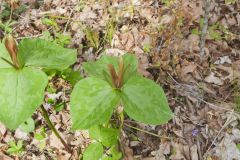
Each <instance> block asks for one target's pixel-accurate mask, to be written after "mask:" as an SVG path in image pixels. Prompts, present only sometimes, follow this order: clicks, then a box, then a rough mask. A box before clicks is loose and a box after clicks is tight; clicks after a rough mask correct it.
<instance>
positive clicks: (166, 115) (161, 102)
mask: <svg viewBox="0 0 240 160" xmlns="http://www.w3.org/2000/svg"><path fill="white" fill-rule="evenodd" d="M122 100H123V104H124V110H125V111H126V113H127V114H128V115H129V116H130V117H131V118H133V119H134V120H137V121H140V122H144V123H147V124H155V125H159V124H163V123H166V122H168V121H169V120H170V119H171V118H172V117H173V114H172V112H171V110H170V108H169V106H168V102H167V99H166V96H165V94H164V91H163V89H162V88H161V87H160V86H159V85H157V84H156V83H154V82H153V81H151V80H149V79H147V78H143V77H141V76H135V77H132V78H131V79H129V80H128V82H127V83H126V84H125V85H124V87H123V89H122Z"/></svg>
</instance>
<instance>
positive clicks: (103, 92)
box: [70, 77, 119, 129]
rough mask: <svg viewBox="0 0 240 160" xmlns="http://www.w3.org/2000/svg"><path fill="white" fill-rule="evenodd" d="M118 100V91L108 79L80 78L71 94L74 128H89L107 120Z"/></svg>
mask: <svg viewBox="0 0 240 160" xmlns="http://www.w3.org/2000/svg"><path fill="white" fill-rule="evenodd" d="M118 102H119V96H118V95H117V91H115V90H114V89H112V88H111V86H110V85H109V84H108V83H107V82H106V81H104V80H102V79H99V78H96V77H89V78H86V79H83V80H80V81H79V82H78V83H77V84H76V85H75V87H74V89H73V91H72V94H71V101H70V106H71V108H70V113H71V117H72V121H73V127H72V128H73V129H87V128H90V127H91V126H94V125H98V124H102V123H104V122H106V121H107V120H108V119H109V118H110V116H111V114H112V111H113V108H114V107H115V106H116V105H117V104H118Z"/></svg>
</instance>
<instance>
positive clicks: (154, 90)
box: [70, 54, 173, 159]
mask: <svg viewBox="0 0 240 160" xmlns="http://www.w3.org/2000/svg"><path fill="white" fill-rule="evenodd" d="M137 66H138V61H137V59H136V57H135V56H134V55H132V54H125V55H123V56H122V57H112V56H107V55H104V56H102V58H101V59H100V60H98V61H96V62H86V63H85V64H83V68H84V70H85V71H86V72H87V73H88V75H89V77H88V78H85V79H82V80H80V81H79V82H78V83H77V84H76V85H75V87H74V89H73V91H72V94H71V100H70V106H71V110H70V113H71V118H72V122H73V126H72V128H73V129H75V130H76V129H89V128H90V130H89V131H90V137H91V135H92V133H93V134H94V133H95V132H97V133H98V134H97V135H98V136H100V137H105V138H102V139H104V140H105V141H106V140H108V139H110V141H111V140H113V139H114V140H115V142H116V139H117V138H116V137H117V136H118V134H116V133H115V135H114V134H113V132H110V131H108V130H112V128H111V127H112V126H113V127H114V126H116V125H114V124H111V117H112V114H113V113H114V111H115V110H116V109H117V108H118V106H123V111H124V112H120V113H118V115H119V117H120V119H122V120H123V115H124V113H126V115H128V116H129V117H130V118H132V119H134V120H136V121H139V122H143V123H146V124H154V125H159V124H164V123H166V122H168V121H169V120H170V119H171V118H172V117H173V114H172V112H171V110H170V108H169V106H168V102H167V99H166V96H165V94H164V91H163V89H162V88H161V87H160V86H159V85H158V84H156V83H155V82H153V81H151V80H149V79H147V78H144V77H143V76H141V75H140V74H139V73H138V72H137ZM122 123H123V121H122ZM109 124H111V125H109ZM96 125H100V129H99V128H97V131H96V128H95V127H96ZM120 126H121V125H120ZM103 127H104V128H103ZM94 128H95V129H94ZM118 128H119V127H118ZM120 129H121V127H120ZM103 130H104V131H103ZM102 132H104V133H105V132H109V133H112V135H111V134H107V135H106V133H105V134H104V133H102ZM108 136H109V137H115V138H106V137H108ZM91 138H93V139H95V140H96V142H95V143H92V144H91V145H90V146H89V148H88V149H87V150H86V152H85V154H84V156H85V157H88V156H95V157H91V158H85V159H101V158H102V159H104V157H105V158H106V159H108V158H109V157H107V156H104V155H103V149H102V148H103V147H109V146H107V145H105V144H104V142H103V141H101V139H99V137H97V136H92V137H91ZM105 143H106V142H105ZM110 144H111V146H113V147H114V145H116V143H115V144H114V143H110ZM96 150H98V151H99V152H98V154H97V153H96V152H95V151H96ZM93 153H96V154H93ZM102 156H103V157H102ZM112 156H113V155H112Z"/></svg>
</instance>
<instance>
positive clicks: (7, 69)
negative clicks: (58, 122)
mask: <svg viewBox="0 0 240 160" xmlns="http://www.w3.org/2000/svg"><path fill="white" fill-rule="evenodd" d="M76 58H77V54H76V51H75V50H72V49H65V48H62V47H60V46H57V45H55V44H54V43H52V42H47V41H44V40H42V39H24V40H22V41H21V42H20V44H19V45H17V42H16V41H15V40H14V39H13V37H12V36H10V35H9V36H7V37H6V38H5V39H4V40H3V41H2V42H1V43H0V86H1V89H0V121H1V122H2V123H3V124H5V125H6V126H7V127H8V128H9V129H13V130H14V129H16V128H18V127H19V126H20V125H21V124H22V123H24V122H25V121H27V120H28V118H29V117H31V116H32V114H33V113H34V111H35V110H36V109H37V108H38V107H39V106H41V104H42V102H43V99H44V91H45V88H46V86H47V84H48V77H47V75H46V74H45V73H44V72H43V71H42V69H56V70H63V69H66V68H68V67H69V65H71V64H73V63H74V62H76ZM41 108H42V110H43V113H44V117H46V118H47V119H46V120H47V121H48V122H50V121H49V118H48V115H46V114H47V112H46V110H45V109H44V107H42V106H41ZM49 124H50V123H49ZM50 125H51V126H50V127H53V125H52V124H50ZM54 132H56V130H55V129H54ZM58 137H59V138H60V136H59V134H58ZM65 145H66V144H65Z"/></svg>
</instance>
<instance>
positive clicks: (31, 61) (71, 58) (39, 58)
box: [18, 39, 77, 70]
mask: <svg viewBox="0 0 240 160" xmlns="http://www.w3.org/2000/svg"><path fill="white" fill-rule="evenodd" d="M18 59H19V61H20V64H21V65H22V67H23V66H32V67H42V68H46V69H56V70H64V69H66V68H67V67H68V66H69V65H71V64H73V63H74V62H76V60H77V54H76V50H73V49H66V48H63V47H61V46H58V45H56V44H54V43H52V42H49V41H45V40H43V39H24V40H22V41H21V42H20V44H19V45H18Z"/></svg>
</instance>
